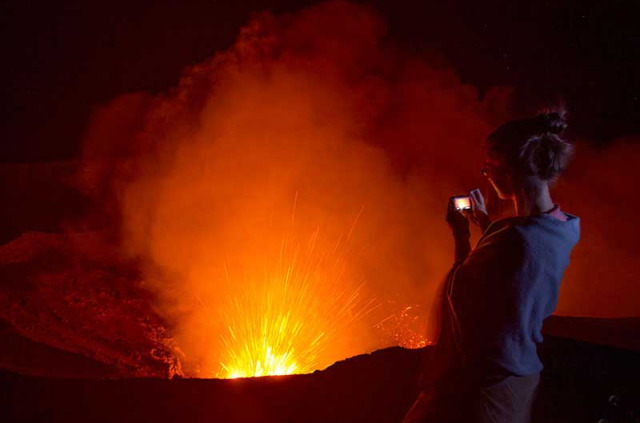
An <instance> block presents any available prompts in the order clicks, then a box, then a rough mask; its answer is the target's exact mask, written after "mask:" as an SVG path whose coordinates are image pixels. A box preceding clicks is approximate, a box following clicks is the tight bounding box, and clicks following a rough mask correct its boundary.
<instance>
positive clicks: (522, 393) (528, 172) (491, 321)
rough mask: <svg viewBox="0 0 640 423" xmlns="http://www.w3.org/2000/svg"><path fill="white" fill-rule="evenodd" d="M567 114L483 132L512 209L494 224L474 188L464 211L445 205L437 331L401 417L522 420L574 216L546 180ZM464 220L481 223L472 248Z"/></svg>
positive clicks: (562, 162)
mask: <svg viewBox="0 0 640 423" xmlns="http://www.w3.org/2000/svg"><path fill="white" fill-rule="evenodd" d="M565 127H566V124H565V120H564V113H556V112H554V113H551V112H550V113H544V114H540V115H539V116H537V117H535V118H531V119H525V120H517V121H512V122H509V123H507V124H505V125H502V126H501V127H499V128H498V129H497V130H495V131H494V132H493V133H492V134H491V135H490V136H489V138H488V139H487V142H486V148H485V167H484V168H483V169H482V171H481V172H482V174H483V175H484V176H485V177H486V178H488V179H489V181H490V182H491V185H492V186H493V188H494V189H495V191H496V193H497V194H498V196H499V197H500V198H501V199H505V200H511V201H513V204H514V208H515V216H513V217H509V218H506V219H501V220H498V221H496V222H493V223H491V222H490V220H489V217H488V216H487V211H486V207H485V204H484V199H483V197H482V194H481V193H480V191H479V190H473V191H471V192H470V197H471V203H472V211H471V213H467V215H464V214H462V213H461V212H459V211H457V210H456V209H455V208H454V207H453V204H452V203H451V201H450V203H449V208H448V212H447V219H446V220H447V222H448V223H449V225H450V227H451V229H452V232H453V236H454V239H455V245H456V249H455V263H454V266H453V268H452V270H451V271H450V273H449V275H448V277H447V283H446V285H445V290H444V295H443V307H442V324H441V334H440V338H439V340H438V344H437V346H436V348H435V349H433V350H432V351H427V353H428V354H430V355H429V356H428V357H427V360H426V363H425V364H426V365H425V371H424V373H423V375H422V383H421V384H422V392H421V394H420V396H419V398H418V400H417V401H416V403H415V404H414V406H413V407H412V408H411V410H410V411H409V413H408V414H407V416H406V417H405V422H425V421H434V422H465V423H472V422H510V423H516V422H517V423H519V422H527V421H529V419H530V414H531V408H532V403H533V400H534V397H535V392H536V389H537V385H538V382H539V378H540V371H541V370H542V363H541V362H540V359H539V358H538V355H537V352H536V345H537V344H538V343H540V342H542V335H541V333H540V332H541V329H542V322H543V320H544V319H545V318H546V317H547V316H549V315H550V314H551V313H552V312H553V310H554V309H555V306H556V302H557V298H558V289H559V286H560V282H561V280H562V276H563V273H564V271H565V269H566V267H567V266H568V264H569V254H570V252H571V250H572V249H573V247H574V246H575V245H576V243H577V242H578V240H579V237H580V220H579V218H578V217H576V216H573V215H571V214H568V213H564V212H561V211H560V206H559V205H558V204H555V203H554V202H553V200H552V199H551V196H550V194H549V185H550V184H551V183H552V182H553V181H555V179H556V178H557V177H558V176H559V175H560V173H561V172H562V171H563V169H564V168H565V166H566V164H567V162H568V160H569V158H570V156H571V154H572V152H573V148H572V146H571V145H570V144H568V143H567V142H566V141H565V140H564V139H562V138H561V137H560V133H561V132H562V131H563V130H564V129H565ZM469 219H470V220H471V221H472V222H474V223H475V224H477V225H478V226H480V228H481V229H482V231H483V234H482V237H481V238H480V240H479V241H478V244H477V246H476V248H475V249H473V250H471V246H470V243H469V237H470V232H469Z"/></svg>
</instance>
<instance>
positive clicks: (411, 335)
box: [375, 306, 431, 349]
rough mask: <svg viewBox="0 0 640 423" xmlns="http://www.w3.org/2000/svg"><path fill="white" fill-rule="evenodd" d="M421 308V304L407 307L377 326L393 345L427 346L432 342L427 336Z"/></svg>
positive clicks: (415, 347) (412, 347)
mask: <svg viewBox="0 0 640 423" xmlns="http://www.w3.org/2000/svg"><path fill="white" fill-rule="evenodd" d="M419 308H420V306H409V307H405V308H403V309H402V310H400V312H398V313H395V314H392V315H391V316H389V317H387V318H385V319H384V320H382V321H381V322H380V323H378V324H377V325H376V326H375V327H376V328H378V329H380V330H381V331H382V333H383V335H384V336H385V337H386V338H387V339H388V341H389V342H390V343H391V344H392V345H399V346H401V347H404V348H409V349H417V348H422V347H425V346H427V345H429V344H431V341H430V340H429V339H428V338H427V337H426V333H427V329H426V322H425V321H424V319H423V316H421V314H420V312H419V310H418V309H419Z"/></svg>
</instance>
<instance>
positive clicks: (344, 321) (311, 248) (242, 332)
mask: <svg viewBox="0 0 640 423" xmlns="http://www.w3.org/2000/svg"><path fill="white" fill-rule="evenodd" d="M317 238H318V231H317V230H316V231H315V232H314V233H313V234H312V236H311V238H310V240H309V241H308V242H305V243H299V242H298V243H294V242H288V241H286V240H285V241H283V242H282V244H281V245H280V249H279V252H278V253H277V254H274V255H269V256H270V257H277V259H276V260H273V261H272V262H266V263H265V266H264V269H263V273H262V274H261V275H254V276H249V275H245V281H243V282H242V283H241V286H242V288H240V289H241V290H240V292H239V294H237V295H235V296H234V297H233V298H232V299H230V301H228V303H227V304H226V306H225V307H223V310H222V318H223V320H224V322H225V323H226V331H225V333H224V334H223V335H222V336H221V342H222V347H223V348H222V351H223V353H222V354H223V356H222V357H221V360H220V364H221V366H222V370H221V372H220V374H218V377H222V378H238V377H254V376H267V375H286V374H294V373H308V372H311V371H313V370H316V369H319V368H323V367H324V366H326V365H328V364H330V363H325V362H323V361H322V358H321V356H322V352H323V350H324V349H325V347H326V346H327V345H328V344H330V343H332V342H335V341H336V338H338V336H337V334H338V332H340V331H341V330H343V329H345V328H346V327H348V326H349V325H350V324H351V323H353V322H354V321H355V320H356V319H358V318H360V317H361V316H362V315H363V314H364V313H366V312H368V311H370V310H371V309H372V308H371V302H370V303H369V304H366V305H361V302H360V301H359V297H360V289H359V288H357V289H353V290H348V289H345V286H349V284H348V283H346V281H345V277H344V273H345V264H344V259H343V257H342V255H341V254H339V253H338V251H339V250H340V245H339V242H338V244H337V245H336V246H335V248H333V249H331V248H330V249H328V251H325V250H321V249H320V248H319V247H318V245H317ZM227 277H228V278H229V275H228V274H227ZM229 283H231V278H229Z"/></svg>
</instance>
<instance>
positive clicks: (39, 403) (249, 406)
mask: <svg viewBox="0 0 640 423" xmlns="http://www.w3.org/2000/svg"><path fill="white" fill-rule="evenodd" d="M423 353H428V349H427V350H426V352H425V351H421V350H406V349H403V348H399V347H394V348H388V349H385V350H380V351H376V352H374V353H372V354H367V355H361V356H357V357H354V358H351V359H348V360H345V361H342V362H339V363H336V364H335V365H333V366H331V367H329V368H328V369H326V370H324V371H321V372H316V373H314V374H309V375H296V376H282V377H267V378H256V379H237V380H203V379H173V380H167V379H151V378H148V379H111V380H107V379H54V378H42V377H27V376H21V375H17V374H15V373H8V372H6V373H3V374H1V375H0V381H1V383H2V388H3V391H4V395H3V397H2V398H3V399H2V402H3V404H0V405H1V408H0V409H1V410H2V412H1V413H2V416H0V418H1V419H2V421H46V422H76V421H77V422H86V421H94V422H116V421H117V422H122V421H150V422H176V421H180V422H213V421H220V422H305V423H308V422H360V421H362V422H389V423H391V422H399V421H400V420H401V419H402V416H403V414H404V412H405V410H406V409H407V408H408V407H409V406H410V404H411V402H412V400H413V398H414V397H415V396H416V395H417V388H416V372H417V370H418V367H419V362H420V357H421V354H423ZM541 355H542V357H543V359H544V361H545V363H546V369H545V371H544V373H543V378H542V388H541V392H540V395H539V400H538V403H537V405H536V411H535V420H534V421H536V422H598V421H599V419H605V418H606V419H608V420H607V421H608V422H637V421H638V420H639V419H640V414H638V403H639V400H640V389H639V384H638V380H640V372H639V367H638V358H640V357H639V354H638V352H634V351H630V350H623V349H619V348H613V347H609V346H604V345H594V344H589V343H584V342H579V341H575V340H569V339H563V338H553V337H549V339H547V341H546V343H545V345H544V348H542V349H541Z"/></svg>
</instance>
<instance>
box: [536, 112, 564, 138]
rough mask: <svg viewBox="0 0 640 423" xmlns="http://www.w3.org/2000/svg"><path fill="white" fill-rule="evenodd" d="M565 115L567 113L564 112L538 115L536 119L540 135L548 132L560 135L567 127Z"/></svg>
mask: <svg viewBox="0 0 640 423" xmlns="http://www.w3.org/2000/svg"><path fill="white" fill-rule="evenodd" d="M566 115H567V112H565V111H564V110H561V111H546V112H543V113H540V114H539V115H538V116H537V117H536V121H537V124H538V125H537V126H538V128H539V131H540V133H541V134H543V133H546V132H550V133H552V134H561V133H562V131H564V130H565V128H566V127H567V120H566Z"/></svg>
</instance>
